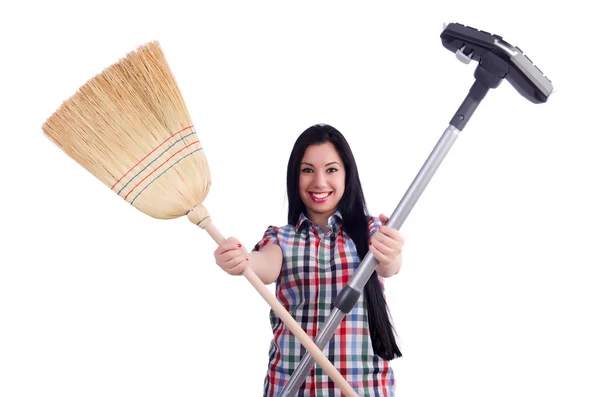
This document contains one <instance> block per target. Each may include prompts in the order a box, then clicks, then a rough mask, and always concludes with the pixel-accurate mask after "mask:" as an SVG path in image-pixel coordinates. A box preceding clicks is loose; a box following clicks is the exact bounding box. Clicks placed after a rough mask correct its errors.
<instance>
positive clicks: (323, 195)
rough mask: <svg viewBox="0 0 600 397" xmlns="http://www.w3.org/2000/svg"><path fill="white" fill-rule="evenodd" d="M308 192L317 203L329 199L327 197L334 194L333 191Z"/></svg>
mask: <svg viewBox="0 0 600 397" xmlns="http://www.w3.org/2000/svg"><path fill="white" fill-rule="evenodd" d="M308 194H309V195H310V198H311V199H312V200H313V201H314V202H316V203H324V202H325V201H327V199H328V198H329V196H331V195H332V194H333V192H320V193H316V192H308Z"/></svg>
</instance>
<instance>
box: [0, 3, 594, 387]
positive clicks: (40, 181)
mask: <svg viewBox="0 0 600 397" xmlns="http://www.w3.org/2000/svg"><path fill="white" fill-rule="evenodd" d="M3 4H4V5H2V6H1V9H0V20H1V23H0V33H1V35H0V37H2V55H1V62H0V68H1V73H0V78H1V85H0V100H1V101H2V103H1V107H0V117H1V118H2V123H1V128H2V144H1V146H0V147H1V148H2V156H0V162H1V167H0V169H1V176H2V184H1V185H0V189H1V194H0V200H1V207H2V208H3V209H4V211H3V215H2V217H1V218H0V219H1V220H0V222H1V225H2V227H1V230H2V236H3V237H2V239H1V240H0V261H1V264H0V396H2V397H17V396H28V397H30V396H36V397H38V396H61V397H66V396H115V397H116V396H128V397H130V396H144V397H149V396H181V397H183V396H208V395H210V396H250V397H252V396H260V395H262V385H263V379H264V375H265V370H266V365H267V360H268V357H267V352H268V346H269V341H270V338H271V337H272V334H271V332H270V326H269V321H268V310H269V308H268V306H267V304H266V303H265V302H263V301H262V299H261V298H260V296H259V295H258V293H257V292H256V291H255V290H254V289H253V288H252V287H251V286H250V284H249V283H248V282H247V281H246V280H245V279H244V278H242V277H237V278H234V277H231V276H228V275H226V274H225V273H224V272H222V271H221V270H220V269H218V267H217V266H216V265H215V264H214V260H213V250H214V249H215V248H216V247H215V245H214V242H213V241H212V240H211V239H210V237H209V236H208V235H207V234H206V233H205V232H203V231H202V230H200V229H197V228H195V227H194V226H193V225H192V224H191V223H190V222H189V221H188V220H187V219H185V218H180V219H177V220H171V221H159V220H156V219H154V218H150V217H148V216H146V215H144V214H142V213H141V212H139V211H137V210H135V209H134V208H133V207H131V206H130V205H129V204H127V203H125V202H124V201H122V200H121V199H120V198H119V197H118V196H117V195H115V194H114V193H113V192H111V191H110V189H107V188H106V187H105V186H104V185H103V184H102V183H100V182H99V181H98V180H96V179H95V178H94V177H93V176H91V174H88V173H87V171H85V170H84V169H83V168H81V167H80V166H78V165H77V164H76V163H75V162H74V161H72V160H71V159H70V158H68V157H67V156H66V155H64V153H62V152H61V151H60V150H59V149H58V148H56V147H55V146H54V145H53V144H52V143H51V142H50V141H49V140H48V139H46V138H45V137H44V136H43V134H42V132H41V125H42V123H43V122H44V121H45V119H46V118H47V117H49V116H50V115H51V114H52V113H53V112H54V111H55V110H56V109H57V108H58V106H59V105H60V104H61V102H62V101H63V100H65V99H67V98H68V97H69V96H70V95H72V94H73V93H74V92H75V90H76V89H77V88H78V87H79V86H80V85H81V84H83V83H84V82H85V81H86V80H87V79H88V78H90V77H92V76H93V75H94V74H96V73H98V72H100V71H101V70H102V69H103V68H104V67H106V66H108V65H109V64H111V63H113V62H115V61H116V60H118V59H119V58H120V57H121V56H123V55H124V54H125V53H127V52H128V51H130V50H132V49H134V48H135V47H137V46H138V45H141V44H143V43H145V42H147V41H150V40H155V39H156V40H159V41H160V43H161V46H162V48H163V51H164V52H165V54H166V56H167V58H168V60H169V63H170V65H171V67H172V70H173V72H174V74H175V75H176V78H177V80H178V82H179V85H180V87H181V89H182V91H183V94H184V97H185V99H186V102H187V106H188V108H189V111H190V113H191V114H192V117H193V119H194V124H195V125H196V129H197V131H198V134H199V136H200V139H201V141H202V143H203V146H204V147H205V152H206V155H207V158H208V161H209V164H210V167H211V172H212V183H213V184H212V188H211V190H210V193H209V195H208V197H207V198H206V201H205V203H204V204H205V205H206V207H207V208H208V209H209V210H210V212H211V214H212V217H213V221H214V223H215V225H216V226H217V227H218V228H219V229H220V230H221V232H222V233H223V234H225V235H228V236H230V235H231V236H236V237H238V238H239V239H241V240H242V241H243V242H244V243H245V244H246V246H248V247H251V246H252V245H253V244H254V243H256V242H257V241H258V240H259V239H260V237H261V236H262V233H263V231H264V230H265V229H266V227H267V226H268V225H270V224H276V225H281V224H284V223H285V221H286V210H287V208H286V196H285V167H286V163H287V158H288V155H289V152H290V150H291V147H292V145H293V142H294V140H295V139H296V137H297V136H298V134H300V133H301V132H302V131H303V130H304V129H305V128H307V127H309V126H310V125H312V124H315V123H319V122H325V123H330V124H332V125H333V126H335V127H336V128H338V129H339V130H340V131H341V132H342V133H343V134H345V136H346V137H347V139H348V141H349V142H350V145H351V146H352V148H353V149H354V152H355V156H356V158H357V161H358V165H359V170H360V176H361V179H362V182H363V187H364V190H365V194H366V198H367V201H368V206H369V209H370V211H371V212H372V213H373V214H379V213H385V214H387V215H390V214H391V213H392V211H393V210H394V209H395V207H396V205H397V204H398V202H399V201H400V199H401V198H402V195H403V194H404V192H405V191H406V189H407V188H408V186H409V184H410V182H411V181H412V179H413V178H414V176H415V175H416V173H417V172H418V170H419V168H420V166H421V165H422V163H423V162H424V161H425V159H426V157H427V155H428V154H429V152H430V151H431V150H432V149H433V146H434V145H435V143H436V142H437V140H438V138H439V137H440V136H441V134H442V133H443V131H444V129H445V128H446V127H447V125H448V123H449V121H450V118H451V117H452V115H453V114H454V112H455V111H456V109H457V108H458V106H459V105H460V103H461V101H462V100H463V98H464V96H465V95H466V93H467V91H468V89H469V87H470V85H471V84H472V82H473V71H474V68H475V64H470V65H464V64H462V63H460V62H459V61H458V60H456V58H455V56H454V55H453V54H452V53H451V52H449V51H447V50H446V49H444V48H443V47H442V45H441V43H440V39H439V34H440V33H441V30H442V27H443V23H444V22H459V23H462V24H466V25H470V26H473V27H476V28H478V29H482V30H486V31H489V32H492V33H496V34H499V35H501V36H503V37H504V38H505V40H506V41H508V42H509V43H511V44H513V45H518V46H519V47H520V48H522V49H523V50H524V52H525V53H526V54H527V55H529V56H530V58H531V59H532V60H533V61H534V62H535V63H536V64H537V65H538V66H539V67H540V68H541V69H542V71H543V72H544V73H545V74H546V75H547V76H548V77H549V78H550V79H551V80H552V82H553V84H554V86H555V87H556V92H555V93H554V94H553V96H551V98H550V99H549V101H548V102H547V103H546V104H540V105H534V104H532V103H530V102H528V101H526V100H525V99H524V98H522V97H521V96H519V95H518V94H517V93H516V91H515V90H514V89H513V88H512V87H511V86H510V84H508V83H507V82H503V83H502V84H501V86H500V87H499V88H498V89H496V90H493V91H490V93H489V94H488V96H487V98H486V99H485V100H484V101H483V103H482V104H481V106H480V108H479V109H478V110H477V111H476V113H475V115H474V116H473V118H472V119H471V122H470V123H469V124H468V125H467V128H466V129H465V130H464V132H463V133H461V135H460V136H459V139H458V140H457V141H456V143H455V145H454V147H453V148H452V150H451V151H450V153H449V154H448V156H447V157H446V160H445V161H444V163H443V164H442V166H441V167H440V169H439V170H438V172H437V173H436V174H435V176H434V178H433V180H432V182H431V183H430V185H429V187H428V188H427V189H426V191H425V193H424V194H423V196H422V197H421V199H420V200H419V202H418V203H417V205H416V206H415V208H414V209H413V211H412V212H411V214H410V216H409V218H408V219H407V221H406V222H405V224H404V226H403V227H402V233H403V235H404V237H405V239H406V245H405V262H404V266H403V268H402V271H401V272H400V274H399V275H397V276H395V277H393V278H391V279H388V280H387V284H386V285H387V293H388V302H389V306H390V309H391V311H392V314H393V318H394V321H395V324H396V327H397V329H398V333H399V336H400V339H401V347H402V351H403V353H404V357H403V358H401V359H398V360H395V361H393V362H392V366H393V369H394V370H395V373H396V377H397V379H398V387H397V392H398V393H397V395H398V396H407V397H418V396H445V395H460V396H465V397H466V396H507V395H510V396H515V397H517V396H541V395H544V396H567V395H568V396H578V397H587V396H590V397H591V396H596V397H597V396H599V395H600V382H599V376H600V360H599V357H600V341H599V340H600V338H599V337H600V325H598V323H599V321H598V320H600V318H599V317H600V310H599V303H600V292H599V287H598V285H599V282H600V277H599V274H600V273H599V270H598V265H600V259H599V258H600V256H599V255H598V252H597V248H596V247H597V246H598V237H600V233H599V232H598V227H599V226H598V221H600V214H599V211H598V203H599V201H600V195H599V194H598V180H599V178H598V170H600V162H599V161H598V154H597V153H598V146H597V143H598V134H599V132H600V131H598V127H597V114H598V109H599V107H598V102H599V101H598V90H599V89H600V84H599V83H598V80H597V79H598V71H597V68H598V65H599V60H600V58H599V56H598V53H597V40H596V36H597V34H596V30H597V29H596V25H594V24H595V23H596V21H595V19H594V18H593V15H594V13H593V12H591V10H590V9H588V8H586V7H587V6H585V5H584V2H583V1H569V2H566V3H565V2H554V4H555V5H551V4H550V3H549V2H548V1H536V2H523V1H504V2H496V3H494V6H492V5H491V4H489V5H484V3H483V2H479V1H472V2H468V1H454V2H449V1H445V2H439V3H437V4H435V3H426V2H421V3H418V2H409V3H406V2H391V1H390V2H379V1H371V2H356V1H319V2H317V1H303V2H294V3H292V2H281V1H279V2H277V1H258V0H257V1H248V2H232V1H220V2H218V5H217V2H208V1H205V2H195V3H192V2H189V3H183V2H179V1H167V2H150V1H145V2H136V3H133V2H126V1H119V2H110V1H103V2H98V3H90V4H88V3H85V2H77V3H76V2H73V3H72V4H69V3H67V2H56V1H55V2H48V3H42V2H39V3H37V4H36V3H32V2H12V3H3ZM17 4H18V5H17ZM270 288H271V290H272V288H273V286H270Z"/></svg>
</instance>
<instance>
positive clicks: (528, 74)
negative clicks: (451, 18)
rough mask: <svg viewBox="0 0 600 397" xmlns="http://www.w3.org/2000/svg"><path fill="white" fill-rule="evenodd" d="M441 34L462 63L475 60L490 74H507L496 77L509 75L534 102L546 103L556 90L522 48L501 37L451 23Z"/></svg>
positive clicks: (516, 87) (526, 96)
mask: <svg viewBox="0 0 600 397" xmlns="http://www.w3.org/2000/svg"><path fill="white" fill-rule="evenodd" d="M440 37H441V39H442V45H443V46H444V47H445V48H447V49H448V50H450V51H452V52H454V53H456V56H457V58H458V59H460V60H461V61H462V62H464V63H469V62H470V61H471V60H474V61H477V62H479V66H480V67H481V68H483V69H485V70H486V71H488V72H489V73H492V74H494V75H495V74H504V75H502V76H500V75H498V76H497V77H500V78H506V80H507V81H508V82H509V83H510V84H511V85H512V86H513V87H514V88H515V89H516V90H517V91H518V92H519V93H520V94H521V95H522V96H524V97H525V98H527V99H528V100H529V101H531V102H533V103H540V102H546V100H547V99H548V97H549V96H550V94H551V93H552V91H553V87H552V82H551V81H550V80H549V79H548V78H547V77H546V76H544V74H543V73H542V71H541V70H540V69H539V68H538V67H537V66H535V65H534V64H533V62H532V61H531V59H529V58H528V57H527V56H526V55H525V54H524V53H523V51H521V49H520V48H519V47H513V46H512V45H510V44H508V43H507V42H506V41H504V40H503V39H502V37H501V36H498V35H495V34H491V33H488V32H484V31H482V30H478V29H475V28H472V27H470V26H465V25H461V24H459V23H451V24H448V25H447V26H446V27H445V28H444V31H443V32H442V33H441V35H440ZM476 77H477V76H476ZM488 88H495V87H488Z"/></svg>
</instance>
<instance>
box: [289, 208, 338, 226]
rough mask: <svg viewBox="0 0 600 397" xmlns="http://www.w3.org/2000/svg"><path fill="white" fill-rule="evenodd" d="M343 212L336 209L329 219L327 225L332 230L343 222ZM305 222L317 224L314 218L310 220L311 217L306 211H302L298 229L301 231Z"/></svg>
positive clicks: (297, 224)
mask: <svg viewBox="0 0 600 397" xmlns="http://www.w3.org/2000/svg"><path fill="white" fill-rule="evenodd" d="M342 220H343V218H342V214H341V213H340V211H339V210H336V211H335V212H334V213H333V214H332V215H331V216H330V217H329V218H328V219H327V226H328V227H329V228H330V229H331V230H337V228H338V227H339V225H340V224H341V223H342ZM304 224H307V225H308V224H312V225H316V224H315V223H314V222H313V221H312V220H310V218H308V217H307V216H306V215H304V212H302V213H300V217H299V218H298V222H297V223H296V231H300V230H301V229H302V226H303V225H304Z"/></svg>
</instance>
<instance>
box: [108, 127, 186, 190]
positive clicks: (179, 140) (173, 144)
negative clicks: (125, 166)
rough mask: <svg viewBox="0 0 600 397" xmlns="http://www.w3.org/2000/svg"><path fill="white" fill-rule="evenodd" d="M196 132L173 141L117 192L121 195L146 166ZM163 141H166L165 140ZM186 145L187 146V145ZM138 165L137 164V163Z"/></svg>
mask: <svg viewBox="0 0 600 397" xmlns="http://www.w3.org/2000/svg"><path fill="white" fill-rule="evenodd" d="M195 133H196V131H193V132H192V133H191V134H187V135H185V136H183V137H182V138H179V139H178V140H176V141H175V142H173V143H172V144H171V146H169V147H168V148H166V149H165V150H164V151H163V152H162V153H161V154H159V155H158V156H156V158H155V159H154V160H152V161H151V162H149V163H148V165H146V166H145V167H144V168H143V169H142V170H140V172H138V173H137V174H135V175H134V176H132V177H131V179H129V181H128V182H127V183H126V184H125V185H123V187H122V188H121V189H120V190H119V191H118V192H117V194H119V195H120V194H121V192H122V191H123V189H125V188H126V187H127V185H129V184H130V183H131V182H133V180H134V179H135V178H136V177H137V176H138V175H139V174H141V173H142V172H144V170H146V168H148V167H150V164H152V163H154V162H155V161H156V160H158V159H159V158H160V156H162V155H163V154H165V153H166V152H168V151H169V149H171V148H172V147H173V146H175V145H176V144H177V142H181V141H183V140H184V139H185V138H187V137H188V136H191V135H194V134H195ZM169 138H170V137H169ZM163 143H164V142H163ZM163 143H161V145H162V144H163ZM186 147H187V146H186ZM156 149H158V147H157V148H156ZM156 149H154V150H156ZM154 150H153V151H154ZM153 151H152V152H153ZM152 152H150V153H152ZM146 157H148V156H146ZM146 157H144V158H146ZM142 160H143V159H142ZM140 162H141V160H140ZM140 162H138V164H139V163H140ZM136 165H137V164H136ZM133 168H135V166H134V167H133ZM133 168H132V169H133ZM127 172H129V171H127ZM121 179H123V178H121ZM125 197H127V196H125Z"/></svg>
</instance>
